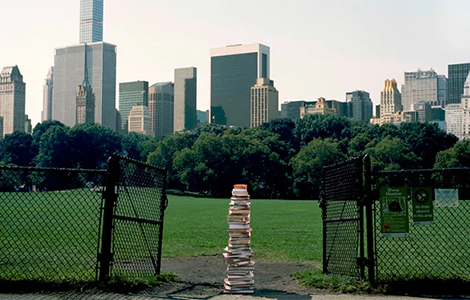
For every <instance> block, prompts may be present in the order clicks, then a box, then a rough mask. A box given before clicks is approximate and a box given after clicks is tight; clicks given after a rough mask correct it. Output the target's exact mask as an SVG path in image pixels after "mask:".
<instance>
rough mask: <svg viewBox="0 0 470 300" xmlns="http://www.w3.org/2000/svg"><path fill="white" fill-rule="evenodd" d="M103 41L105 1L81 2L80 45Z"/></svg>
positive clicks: (81, 0)
mask: <svg viewBox="0 0 470 300" xmlns="http://www.w3.org/2000/svg"><path fill="white" fill-rule="evenodd" d="M102 41H103V0H80V44H82V43H94V42H102Z"/></svg>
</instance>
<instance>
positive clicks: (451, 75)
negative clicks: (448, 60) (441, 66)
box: [447, 63, 470, 104]
mask: <svg viewBox="0 0 470 300" xmlns="http://www.w3.org/2000/svg"><path fill="white" fill-rule="evenodd" d="M469 72H470V63H465V64H455V65H449V66H448V67H447V103H448V104H452V103H460V101H461V98H462V94H463V85H464V83H465V80H466V79H467V76H468V73H469Z"/></svg>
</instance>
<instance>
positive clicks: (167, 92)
mask: <svg viewBox="0 0 470 300" xmlns="http://www.w3.org/2000/svg"><path fill="white" fill-rule="evenodd" d="M148 101H149V113H150V122H151V124H150V125H151V131H152V134H153V135H154V136H155V137H157V138H158V137H164V136H167V135H171V134H173V119H174V107H175V103H174V84H173V83H172V82H160V83H156V84H154V85H152V86H151V87H149V98H148Z"/></svg>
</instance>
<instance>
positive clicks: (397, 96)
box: [380, 79, 403, 118]
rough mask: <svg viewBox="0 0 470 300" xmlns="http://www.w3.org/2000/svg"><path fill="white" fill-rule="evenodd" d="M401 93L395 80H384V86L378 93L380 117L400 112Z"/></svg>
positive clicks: (401, 107)
mask: <svg viewBox="0 0 470 300" xmlns="http://www.w3.org/2000/svg"><path fill="white" fill-rule="evenodd" d="M402 110H403V106H402V104H401V93H400V91H399V90H398V87H397V82H396V81H395V79H392V80H388V79H387V80H385V86H384V88H383V90H382V92H381V93H380V117H381V118H382V117H383V116H385V115H387V114H388V115H390V114H394V113H396V112H399V111H402Z"/></svg>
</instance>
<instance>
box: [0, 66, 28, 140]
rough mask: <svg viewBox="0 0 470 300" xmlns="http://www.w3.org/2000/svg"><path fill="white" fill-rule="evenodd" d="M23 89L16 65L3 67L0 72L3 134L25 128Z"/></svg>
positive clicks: (0, 106)
mask: <svg viewBox="0 0 470 300" xmlns="http://www.w3.org/2000/svg"><path fill="white" fill-rule="evenodd" d="M25 91H26V84H25V83H24V82H23V75H21V73H20V70H19V69H18V66H13V67H5V68H3V70H2V73H1V74H0V116H1V117H3V136H5V135H6V134H10V133H13V132H14V131H22V132H24V130H25V126H24V125H25V96H26V95H25Z"/></svg>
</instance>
